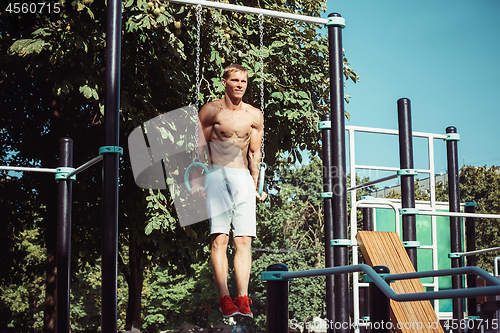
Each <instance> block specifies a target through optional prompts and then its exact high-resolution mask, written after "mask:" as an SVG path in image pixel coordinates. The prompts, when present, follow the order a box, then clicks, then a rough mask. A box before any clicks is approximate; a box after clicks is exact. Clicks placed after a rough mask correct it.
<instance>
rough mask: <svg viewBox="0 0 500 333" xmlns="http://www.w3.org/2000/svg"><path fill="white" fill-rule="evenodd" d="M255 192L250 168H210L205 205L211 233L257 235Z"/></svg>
mask: <svg viewBox="0 0 500 333" xmlns="http://www.w3.org/2000/svg"><path fill="white" fill-rule="evenodd" d="M255 194H256V191H255V184H254V182H253V178H252V176H251V175H250V171H249V170H248V169H238V168H227V167H220V166H211V167H210V185H209V186H208V189H207V196H206V206H207V213H208V216H209V220H210V234H219V233H222V234H227V235H229V231H230V230H232V231H233V237H235V236H251V237H256V236H257V227H256V216H255V208H256V196H255Z"/></svg>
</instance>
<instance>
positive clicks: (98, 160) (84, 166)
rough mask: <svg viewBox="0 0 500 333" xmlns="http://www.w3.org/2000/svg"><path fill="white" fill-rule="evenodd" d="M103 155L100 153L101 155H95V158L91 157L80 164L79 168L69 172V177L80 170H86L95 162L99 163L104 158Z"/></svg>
mask: <svg viewBox="0 0 500 333" xmlns="http://www.w3.org/2000/svg"><path fill="white" fill-rule="evenodd" d="M102 158H103V157H102V155H99V156H96V157H94V158H93V159H91V160H90V161H88V162H87V163H85V164H83V165H81V166H79V167H78V168H76V169H75V170H74V171H73V172H71V173H70V174H68V176H67V178H69V177H71V176H73V175H77V174H79V173H80V172H82V171H83V170H86V169H88V168H90V167H91V166H93V165H94V164H96V163H99V162H100V161H101V160H102Z"/></svg>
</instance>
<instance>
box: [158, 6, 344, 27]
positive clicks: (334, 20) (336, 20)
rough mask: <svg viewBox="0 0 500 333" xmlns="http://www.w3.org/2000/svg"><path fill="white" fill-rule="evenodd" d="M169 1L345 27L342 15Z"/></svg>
mask: <svg viewBox="0 0 500 333" xmlns="http://www.w3.org/2000/svg"><path fill="white" fill-rule="evenodd" d="M167 1H169V2H175V3H182V4H185V5H201V6H203V7H211V8H218V9H224V10H230V11H233V12H240V13H250V14H257V15H259V14H262V15H264V16H270V17H277V18H282V19H285V20H293V21H302V22H307V23H315V24H323V25H339V26H341V27H342V28H343V27H345V20H344V19H343V18H342V17H329V18H327V19H325V18H321V17H314V16H306V15H300V14H291V13H284V12H279V11H276V10H269V9H261V8H253V7H246V6H240V5H232V4H228V3H222V2H215V1H206V0H167Z"/></svg>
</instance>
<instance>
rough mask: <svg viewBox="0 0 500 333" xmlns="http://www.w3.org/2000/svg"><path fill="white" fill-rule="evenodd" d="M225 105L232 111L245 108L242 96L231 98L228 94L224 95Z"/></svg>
mask: <svg viewBox="0 0 500 333" xmlns="http://www.w3.org/2000/svg"><path fill="white" fill-rule="evenodd" d="M223 105H224V107H225V108H226V109H228V110H231V111H237V110H241V109H243V101H242V99H241V98H234V99H231V98H230V97H229V96H228V95H225V96H224V99H223Z"/></svg>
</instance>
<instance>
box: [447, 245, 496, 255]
mask: <svg viewBox="0 0 500 333" xmlns="http://www.w3.org/2000/svg"><path fill="white" fill-rule="evenodd" d="M496 251H500V246H499V247H492V248H490V249H483V250H477V251H469V252H457V253H456V255H457V256H459V257H468V256H475V255H476V254H481V253H489V252H496Z"/></svg>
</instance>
